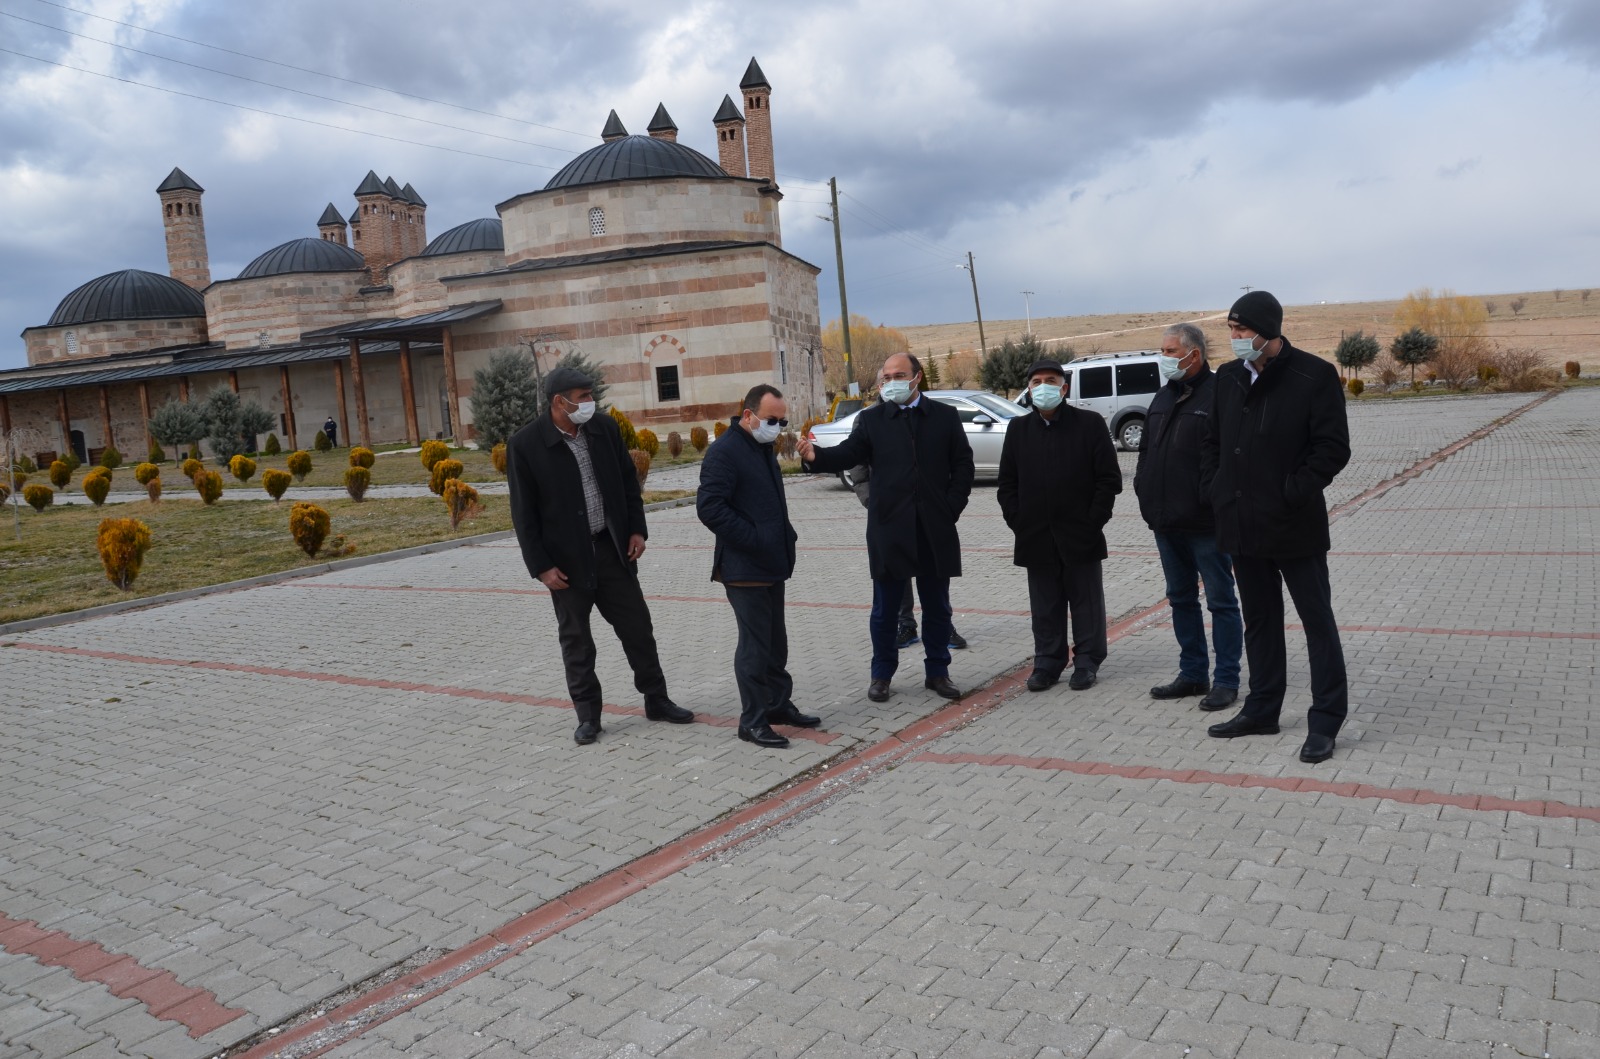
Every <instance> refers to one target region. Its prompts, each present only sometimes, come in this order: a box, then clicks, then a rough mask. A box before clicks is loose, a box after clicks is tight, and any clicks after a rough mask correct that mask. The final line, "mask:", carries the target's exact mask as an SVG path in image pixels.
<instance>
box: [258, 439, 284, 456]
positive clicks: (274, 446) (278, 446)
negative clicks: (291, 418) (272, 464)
mask: <svg viewBox="0 0 1600 1059" xmlns="http://www.w3.org/2000/svg"><path fill="white" fill-rule="evenodd" d="M282 451H283V442H281V441H279V440H278V435H276V434H268V435H267V443H266V444H265V445H263V446H262V448H261V454H262V455H263V456H276V455H278V453H280V452H282Z"/></svg>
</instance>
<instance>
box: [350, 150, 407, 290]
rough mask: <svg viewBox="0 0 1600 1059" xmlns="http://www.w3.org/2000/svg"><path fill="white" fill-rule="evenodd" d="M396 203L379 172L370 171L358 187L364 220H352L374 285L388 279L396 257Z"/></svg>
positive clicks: (358, 212)
mask: <svg viewBox="0 0 1600 1059" xmlns="http://www.w3.org/2000/svg"><path fill="white" fill-rule="evenodd" d="M393 203H394V200H393V199H391V198H390V197H389V192H388V189H386V188H385V187H384V186H383V181H381V180H379V179H378V174H377V173H375V172H374V171H372V170H370V169H369V170H367V175H366V178H365V179H364V180H362V181H361V184H360V185H359V186H358V187H357V188H356V213H357V214H358V215H359V216H360V218H361V220H360V223H355V222H352V223H351V226H350V227H351V230H352V231H353V232H354V238H355V249H357V250H359V251H361V256H362V257H364V258H366V259H367V271H368V272H369V273H371V275H372V282H373V283H374V284H380V283H382V282H383V281H384V279H385V277H386V275H387V271H388V268H389V266H390V265H391V264H393V263H394V261H395V260H396V257H395V254H394V249H393V248H394V246H395V243H396V239H395V233H394V219H393V217H391V216H390V215H391V214H392V213H393V212H394V211H393V208H392V207H393Z"/></svg>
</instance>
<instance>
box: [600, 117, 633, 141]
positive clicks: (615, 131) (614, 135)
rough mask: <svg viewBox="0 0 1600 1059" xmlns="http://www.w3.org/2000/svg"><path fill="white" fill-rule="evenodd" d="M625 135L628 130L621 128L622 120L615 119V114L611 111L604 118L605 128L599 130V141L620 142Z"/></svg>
mask: <svg viewBox="0 0 1600 1059" xmlns="http://www.w3.org/2000/svg"><path fill="white" fill-rule="evenodd" d="M627 135H628V130H627V129H625V128H623V126H622V119H621V118H619V117H617V112H616V111H615V110H613V111H612V112H611V114H610V116H608V117H607V118H606V127H605V128H603V129H601V130H600V139H602V140H604V141H605V142H606V143H610V142H611V141H612V140H620V139H622V138H623V137H625V136H627Z"/></svg>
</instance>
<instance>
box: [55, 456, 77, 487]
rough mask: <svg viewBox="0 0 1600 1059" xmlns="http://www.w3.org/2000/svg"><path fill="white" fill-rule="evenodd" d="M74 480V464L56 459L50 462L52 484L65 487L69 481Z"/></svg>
mask: <svg viewBox="0 0 1600 1059" xmlns="http://www.w3.org/2000/svg"><path fill="white" fill-rule="evenodd" d="M70 481H72V465H71V464H69V463H67V461H66V460H56V461H54V462H53V463H51V464H50V484H51V485H53V486H55V487H56V488H57V489H65V488H66V487H67V483H68V482H70Z"/></svg>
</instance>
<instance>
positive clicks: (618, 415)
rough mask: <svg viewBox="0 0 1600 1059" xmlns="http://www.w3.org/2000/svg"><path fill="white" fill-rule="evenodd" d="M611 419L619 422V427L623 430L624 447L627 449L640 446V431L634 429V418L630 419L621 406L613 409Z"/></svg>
mask: <svg viewBox="0 0 1600 1059" xmlns="http://www.w3.org/2000/svg"><path fill="white" fill-rule="evenodd" d="M611 420H612V422H614V423H616V424H617V429H618V430H620V431H621V432H622V447H623V448H625V449H636V448H638V447H639V433H638V431H636V430H634V429H633V420H631V419H629V418H628V417H627V415H626V414H625V413H624V412H623V411H622V409H620V408H613V409H612V410H611Z"/></svg>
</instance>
